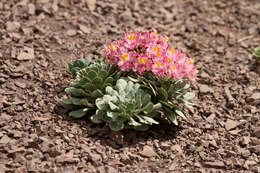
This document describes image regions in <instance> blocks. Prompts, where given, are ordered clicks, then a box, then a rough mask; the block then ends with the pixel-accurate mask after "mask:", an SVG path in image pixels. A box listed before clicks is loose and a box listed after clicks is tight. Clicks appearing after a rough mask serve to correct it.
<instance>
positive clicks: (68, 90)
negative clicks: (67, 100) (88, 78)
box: [65, 87, 87, 97]
mask: <svg viewBox="0 0 260 173" xmlns="http://www.w3.org/2000/svg"><path fill="white" fill-rule="evenodd" d="M65 92H66V93H67V94H69V95H71V96H72V97H86V96H87V93H86V92H85V91H84V90H83V89H78V88H74V87H70V88H66V89H65Z"/></svg>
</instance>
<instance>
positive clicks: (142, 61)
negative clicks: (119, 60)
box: [138, 58, 147, 64]
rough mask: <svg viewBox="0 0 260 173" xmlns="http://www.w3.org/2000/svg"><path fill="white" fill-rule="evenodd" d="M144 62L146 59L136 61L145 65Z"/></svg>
mask: <svg viewBox="0 0 260 173" xmlns="http://www.w3.org/2000/svg"><path fill="white" fill-rule="evenodd" d="M146 61H147V60H146V59H144V58H142V59H140V60H139V61H138V63H139V64H145V63H146Z"/></svg>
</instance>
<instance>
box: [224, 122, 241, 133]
mask: <svg viewBox="0 0 260 173" xmlns="http://www.w3.org/2000/svg"><path fill="white" fill-rule="evenodd" d="M238 125H239V122H237V121H234V120H231V119H228V120H227V121H226V122H225V128H226V130H228V131H229V130H233V129H234V128H236V127H237V126H238Z"/></svg>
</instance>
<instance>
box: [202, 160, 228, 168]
mask: <svg viewBox="0 0 260 173" xmlns="http://www.w3.org/2000/svg"><path fill="white" fill-rule="evenodd" d="M203 165H204V166H206V167H209V168H220V169H224V168H225V164H224V162H222V161H219V160H217V161H215V162H203Z"/></svg>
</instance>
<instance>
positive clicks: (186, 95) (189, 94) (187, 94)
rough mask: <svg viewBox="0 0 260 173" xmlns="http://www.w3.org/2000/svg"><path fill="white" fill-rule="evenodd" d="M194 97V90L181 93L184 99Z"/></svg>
mask: <svg viewBox="0 0 260 173" xmlns="http://www.w3.org/2000/svg"><path fill="white" fill-rule="evenodd" d="M194 97H195V93H194V92H187V93H186V94H184V95H183V99H184V100H191V99H193V98H194Z"/></svg>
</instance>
